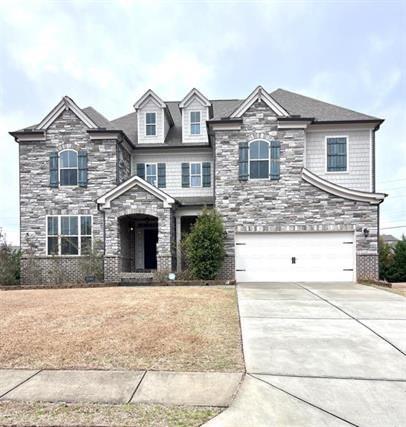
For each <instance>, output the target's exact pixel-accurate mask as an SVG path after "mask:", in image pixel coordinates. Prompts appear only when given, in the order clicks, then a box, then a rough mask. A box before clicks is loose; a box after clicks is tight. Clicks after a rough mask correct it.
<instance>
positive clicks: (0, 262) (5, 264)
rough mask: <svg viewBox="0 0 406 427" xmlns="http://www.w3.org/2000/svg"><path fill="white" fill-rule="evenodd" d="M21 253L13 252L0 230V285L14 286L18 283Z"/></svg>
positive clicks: (18, 251)
mask: <svg viewBox="0 0 406 427" xmlns="http://www.w3.org/2000/svg"><path fill="white" fill-rule="evenodd" d="M20 259H21V251H20V250H13V249H11V247H10V246H9V245H8V244H7V242H6V238H5V236H4V234H2V232H1V230H0V284H1V285H15V284H17V283H19V281H20Z"/></svg>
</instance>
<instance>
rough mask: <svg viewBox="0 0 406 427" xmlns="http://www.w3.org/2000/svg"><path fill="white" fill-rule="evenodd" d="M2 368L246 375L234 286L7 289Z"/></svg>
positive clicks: (1, 296) (1, 307) (0, 322)
mask: <svg viewBox="0 0 406 427" xmlns="http://www.w3.org/2000/svg"><path fill="white" fill-rule="evenodd" d="M0 343H1V346H0V368H14V367H18V368H38V369H39V368H109V369H161V370H179V371H197V370H202V371H242V370H243V366H244V365H243V359H242V352H241V341H240V329H239V320H238V311H237V306H236V292H235V289H234V288H203V287H187V288H186V287H170V288H159V287H151V288H146V287H144V288H140V287H134V288H100V289H50V290H18V291H5V292H0Z"/></svg>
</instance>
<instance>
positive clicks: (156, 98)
mask: <svg viewBox="0 0 406 427" xmlns="http://www.w3.org/2000/svg"><path fill="white" fill-rule="evenodd" d="M148 98H152V100H153V101H154V102H155V104H156V105H157V106H158V107H160V108H165V107H166V104H165V102H164V101H162V99H161V98H160V97H159V96H158V95H157V94H156V93H155V92H154V91H153V90H152V89H148V90H147V91H146V92H145V93H144V95H142V96H141V98H140V99H139V100H138V101H137V102H136V103H135V104H134V108H135V110H139V109H140V108H141V107H142V105H143V104H144V103H145V102H146V101H147V99H148Z"/></svg>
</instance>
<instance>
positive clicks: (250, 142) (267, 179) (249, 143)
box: [248, 138, 271, 181]
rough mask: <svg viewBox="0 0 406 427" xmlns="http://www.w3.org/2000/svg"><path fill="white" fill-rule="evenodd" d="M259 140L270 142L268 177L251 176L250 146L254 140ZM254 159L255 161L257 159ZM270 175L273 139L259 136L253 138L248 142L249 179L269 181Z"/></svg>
mask: <svg viewBox="0 0 406 427" xmlns="http://www.w3.org/2000/svg"><path fill="white" fill-rule="evenodd" d="M258 141H264V142H266V143H267V144H268V177H267V178H251V154H250V146H251V144H252V143H253V142H258ZM257 160H259V159H257ZM253 161H255V159H254V160H253ZM263 161H264V160H263ZM270 177H271V141H268V140H267V139H264V138H257V139H253V140H252V141H249V142H248V180H249V181H269V180H270Z"/></svg>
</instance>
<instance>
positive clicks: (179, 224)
mask: <svg viewBox="0 0 406 427" xmlns="http://www.w3.org/2000/svg"><path fill="white" fill-rule="evenodd" d="M181 221H182V217H181V216H177V217H176V271H177V272H178V273H179V272H181V271H182V251H181V247H180V241H181V237H182V228H181V227H182V222H181Z"/></svg>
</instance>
